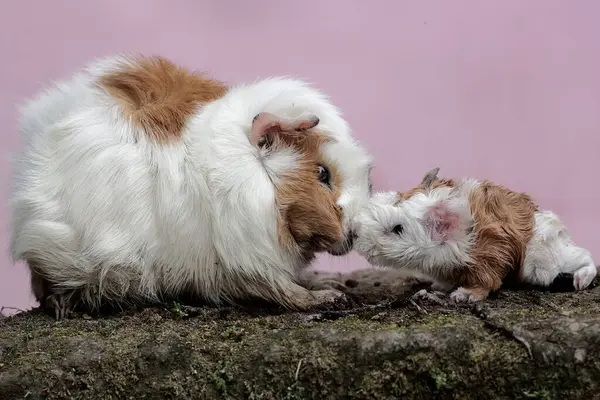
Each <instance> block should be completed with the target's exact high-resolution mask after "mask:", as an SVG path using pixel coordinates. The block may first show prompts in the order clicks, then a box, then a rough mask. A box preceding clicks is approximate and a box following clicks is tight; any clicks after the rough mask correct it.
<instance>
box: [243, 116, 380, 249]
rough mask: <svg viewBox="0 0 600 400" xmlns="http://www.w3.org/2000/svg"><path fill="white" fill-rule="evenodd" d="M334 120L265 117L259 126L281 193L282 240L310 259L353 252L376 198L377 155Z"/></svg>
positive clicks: (278, 196)
mask: <svg viewBox="0 0 600 400" xmlns="http://www.w3.org/2000/svg"><path fill="white" fill-rule="evenodd" d="M326 117H327V115H326ZM329 117H330V119H329V120H328V119H327V118H324V119H322V117H317V116H314V115H309V116H305V117H303V118H298V119H295V120H291V121H290V120H285V119H282V118H280V117H275V116H274V115H272V114H268V113H262V114H259V115H258V116H257V117H256V118H255V121H254V122H253V124H254V125H255V126H256V127H257V128H256V129H259V130H261V131H262V133H259V134H258V136H260V139H258V143H259V144H260V146H261V148H262V151H264V152H265V153H264V156H263V160H264V161H263V162H264V165H265V168H266V170H267V172H268V174H269V176H270V178H271V180H272V181H273V183H274V185H275V189H276V190H275V195H276V204H277V207H278V209H279V215H280V216H279V221H278V235H279V238H280V242H282V245H284V246H285V247H288V248H297V249H298V250H300V251H301V252H302V253H303V254H304V256H305V257H308V258H310V257H311V256H312V255H313V254H314V253H317V252H324V251H326V252H329V253H331V254H333V255H342V254H346V253H348V252H349V251H350V250H352V248H353V240H354V236H355V234H354V232H353V229H352V224H351V222H352V220H353V219H354V217H355V216H356V214H357V213H358V212H359V211H360V210H361V209H362V208H363V207H364V206H365V205H366V204H367V203H368V200H369V196H370V194H371V183H370V171H371V165H372V157H371V156H370V155H369V154H368V153H367V152H366V151H365V150H364V149H363V148H362V147H361V146H360V145H359V144H358V143H357V142H356V141H354V140H353V139H352V138H351V137H350V135H349V132H348V129H347V126H346V124H345V123H342V120H341V119H339V120H336V118H331V117H332V116H331V115H329ZM334 117H335V116H334ZM328 122H329V123H328ZM265 126H267V128H266V130H265ZM284 165H286V166H288V167H287V168H282V166H284Z"/></svg>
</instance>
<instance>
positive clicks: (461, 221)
mask: <svg viewBox="0 0 600 400" xmlns="http://www.w3.org/2000/svg"><path fill="white" fill-rule="evenodd" d="M466 222H467V216H465V215H462V214H461V212H460V209H456V208H454V207H452V206H451V204H450V203H449V202H448V201H447V200H440V201H438V202H437V203H435V204H434V205H433V206H431V208H429V209H428V210H427V212H426V214H425V226H426V228H428V229H429V230H430V232H431V239H433V240H437V241H440V242H442V243H443V242H446V241H448V240H459V239H460V238H461V237H462V236H464V235H465V234H466V233H465V231H466V226H465V224H466Z"/></svg>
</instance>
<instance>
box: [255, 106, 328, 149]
mask: <svg viewBox="0 0 600 400" xmlns="http://www.w3.org/2000/svg"><path fill="white" fill-rule="evenodd" d="M318 124H319V118H317V117H316V116H314V115H310V116H308V117H304V118H302V119H298V120H292V121H290V120H285V119H283V118H279V117H277V116H275V115H273V114H271V113H267V112H262V113H260V114H257V115H256V116H255V117H254V119H253V120H252V129H251V130H250V143H252V144H253V145H254V146H258V145H259V143H260V142H261V141H262V140H263V138H265V137H266V136H268V135H273V134H286V135H292V136H293V135H298V134H300V133H302V132H304V131H306V130H308V129H312V128H314V127H316V126H317V125H318Z"/></svg>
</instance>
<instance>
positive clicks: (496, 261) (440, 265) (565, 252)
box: [355, 169, 597, 302]
mask: <svg viewBox="0 0 600 400" xmlns="http://www.w3.org/2000/svg"><path fill="white" fill-rule="evenodd" d="M438 171H439V169H435V170H433V171H430V172H429V173H427V174H426V175H425V177H424V178H423V180H422V182H421V184H420V185H419V186H418V187H416V188H414V189H412V190H409V191H407V192H402V193H397V192H388V193H378V194H375V195H374V196H373V197H372V200H371V202H370V203H369V205H368V206H367V207H365V209H364V210H363V211H362V212H361V213H359V214H358V216H357V218H356V221H355V225H356V232H357V238H356V240H355V249H356V250H357V251H358V252H359V253H360V254H361V255H362V256H364V257H365V258H366V259H367V260H368V261H369V262H370V263H372V264H375V265H381V266H389V267H395V268H410V269H414V270H417V271H420V272H422V273H424V274H426V275H428V276H430V277H432V278H434V279H436V280H439V281H441V282H446V283H448V284H450V285H452V286H453V287H455V288H456V290H454V291H453V292H452V293H451V295H450V296H451V298H452V299H454V300H456V301H459V302H460V301H480V300H483V299H485V298H487V296H488V294H489V293H490V292H492V291H496V290H498V289H499V288H500V286H501V285H502V283H503V281H504V280H505V279H506V278H507V277H509V276H510V277H515V278H517V279H518V280H520V281H521V282H525V283H529V284H533V285H539V286H549V285H551V284H552V282H553V281H554V279H555V278H556V277H557V276H558V275H559V274H561V273H572V274H573V285H574V287H575V289H576V290H582V289H585V288H586V287H587V286H589V284H590V283H591V282H592V281H593V279H594V278H595V277H596V275H597V268H596V266H595V264H594V261H593V260H592V257H591V255H590V253H589V251H587V250H586V249H583V248H581V247H577V246H576V245H575V244H574V243H573V241H572V240H571V238H570V236H569V233H568V230H567V229H566V227H565V226H564V225H563V224H562V223H561V221H560V220H559V218H558V217H557V216H556V215H555V214H554V213H552V212H550V211H542V210H540V209H539V208H538V206H537V205H536V204H535V203H534V202H533V200H532V199H531V198H530V197H529V196H528V195H526V194H524V193H517V192H513V191H511V190H509V189H507V188H505V187H503V186H501V185H497V184H494V183H492V182H490V181H478V180H475V179H462V180H450V179H439V178H438V176H437V173H438Z"/></svg>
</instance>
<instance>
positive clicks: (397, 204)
mask: <svg viewBox="0 0 600 400" xmlns="http://www.w3.org/2000/svg"><path fill="white" fill-rule="evenodd" d="M454 188H455V183H454V182H453V181H451V180H440V179H438V178H437V169H435V170H433V171H430V172H429V173H427V174H426V175H425V176H424V178H423V180H422V182H421V184H420V185H419V186H417V187H415V188H414V189H411V190H409V191H407V192H403V193H398V192H386V193H377V194H375V195H374V196H373V197H372V198H371V201H370V202H369V204H368V205H367V206H366V207H365V208H364V209H363V210H362V211H361V212H360V214H359V215H358V216H357V218H356V222H355V225H356V226H357V239H356V242H355V249H356V250H357V251H358V252H359V253H360V254H361V255H362V256H363V257H365V258H366V259H367V260H368V261H369V262H371V263H372V264H376V265H384V266H392V267H409V268H415V269H419V270H422V271H423V272H428V273H431V272H434V271H433V270H435V269H436V268H439V267H440V266H444V265H456V264H458V263H461V262H463V261H464V257H466V255H465V251H463V250H465V249H467V248H468V245H469V237H468V229H469V224H470V223H471V218H470V214H469V211H468V203H466V202H465V201H464V199H463V198H462V197H460V196H456V195H455V191H454ZM436 275H437V274H436Z"/></svg>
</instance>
